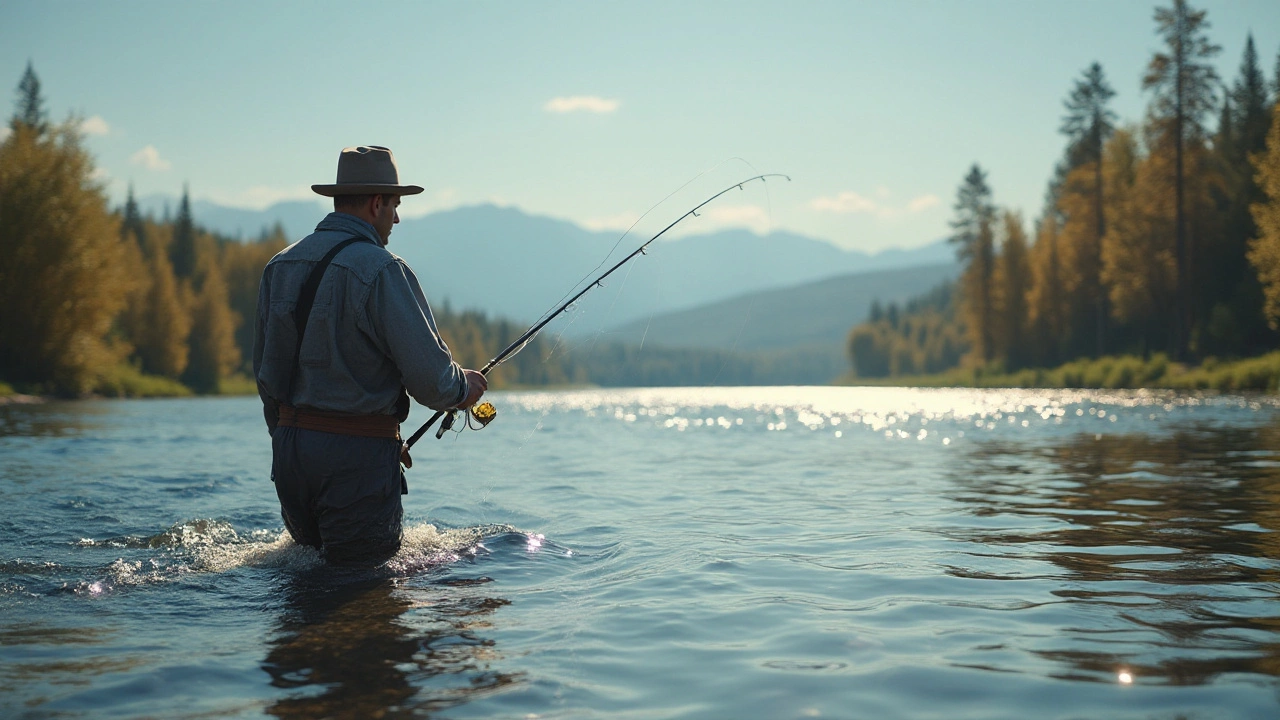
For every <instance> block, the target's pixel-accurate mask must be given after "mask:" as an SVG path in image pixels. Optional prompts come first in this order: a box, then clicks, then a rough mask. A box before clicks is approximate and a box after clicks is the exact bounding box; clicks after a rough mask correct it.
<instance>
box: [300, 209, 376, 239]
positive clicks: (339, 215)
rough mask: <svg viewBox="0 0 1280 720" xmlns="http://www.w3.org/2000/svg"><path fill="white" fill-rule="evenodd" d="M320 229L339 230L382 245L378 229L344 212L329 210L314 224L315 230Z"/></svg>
mask: <svg viewBox="0 0 1280 720" xmlns="http://www.w3.org/2000/svg"><path fill="white" fill-rule="evenodd" d="M321 230H337V231H339V232H345V233H350V234H352V235H358V236H360V237H363V238H367V239H369V240H370V241H371V242H373V244H374V245H377V246H378V247H382V237H381V236H380V235H378V231H377V230H375V229H374V227H373V226H372V225H370V224H369V223H367V222H365V221H364V220H361V219H360V218H358V217H356V216H355V215H348V214H346V213H344V212H337V211H334V212H331V213H329V214H328V215H326V216H325V218H324V219H323V220H321V221H320V224H319V225H316V232H319V231H321Z"/></svg>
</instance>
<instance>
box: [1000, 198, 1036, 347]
mask: <svg viewBox="0 0 1280 720" xmlns="http://www.w3.org/2000/svg"><path fill="white" fill-rule="evenodd" d="M1002 235H1003V242H1001V244H1000V258H999V261H998V272H997V278H998V287H999V293H998V299H999V323H998V332H997V333H996V336H997V345H998V347H997V355H998V356H999V357H1003V358H1004V361H1005V367H1006V368H1007V369H1009V370H1016V369H1018V368H1021V367H1025V366H1026V364H1027V362H1028V361H1029V359H1030V358H1029V352H1028V350H1029V348H1028V347H1027V317H1028V315H1029V311H1028V307H1027V295H1028V290H1029V287H1028V285H1029V281H1030V276H1031V272H1030V270H1031V265H1030V260H1029V259H1028V257H1027V234H1026V231H1025V230H1023V227H1022V216H1021V215H1020V214H1018V213H1016V212H1014V211H1006V212H1005V213H1004V222H1003V232H1002Z"/></svg>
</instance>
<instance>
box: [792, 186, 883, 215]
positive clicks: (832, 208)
mask: <svg viewBox="0 0 1280 720" xmlns="http://www.w3.org/2000/svg"><path fill="white" fill-rule="evenodd" d="M809 207H811V208H813V209H814V210H822V211H824V212H833V213H837V214H840V215H849V214H853V213H874V212H875V211H876V210H877V209H878V208H879V206H878V205H877V204H876V201H875V200H872V199H871V198H867V197H863V196H861V195H859V194H858V193H856V192H853V191H852V190H845V191H844V192H842V193H840V194H838V195H836V196H834V197H819V198H814V199H813V200H810V201H809Z"/></svg>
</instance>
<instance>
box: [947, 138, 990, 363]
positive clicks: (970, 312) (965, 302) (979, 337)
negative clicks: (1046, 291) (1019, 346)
mask: <svg viewBox="0 0 1280 720" xmlns="http://www.w3.org/2000/svg"><path fill="white" fill-rule="evenodd" d="M954 209H955V212H956V217H955V219H954V220H952V221H951V228H952V229H953V230H954V231H955V234H954V235H952V236H951V238H950V241H951V242H953V243H955V244H956V245H958V246H959V247H957V248H956V255H957V257H958V258H959V259H960V262H961V264H962V265H964V270H963V275H962V277H961V281H960V288H961V289H960V297H961V299H962V302H961V306H962V307H963V308H964V310H963V312H962V315H963V316H964V317H965V319H966V321H967V326H968V328H969V332H970V334H971V336H972V338H973V351H974V353H975V359H976V360H977V362H978V363H979V364H985V363H987V362H988V361H990V360H991V359H992V351H993V338H992V332H993V329H994V327H993V324H994V312H993V310H994V308H993V306H992V281H991V280H992V275H993V274H994V273H995V228H994V223H995V205H994V204H993V203H992V200H991V188H990V187H989V186H988V185H987V176H986V173H984V172H983V171H982V168H980V167H978V165H977V163H975V164H974V165H973V167H971V168H970V169H969V173H968V174H967V175H966V176H965V178H964V181H963V182H962V183H961V185H960V190H959V191H958V193H957V196H956V204H955V208H954Z"/></svg>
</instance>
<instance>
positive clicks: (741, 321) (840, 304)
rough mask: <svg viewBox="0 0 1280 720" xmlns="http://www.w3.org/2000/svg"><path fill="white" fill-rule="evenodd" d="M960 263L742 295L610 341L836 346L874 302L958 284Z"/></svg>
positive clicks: (622, 330)
mask: <svg viewBox="0 0 1280 720" xmlns="http://www.w3.org/2000/svg"><path fill="white" fill-rule="evenodd" d="M956 273H957V266H956V265H955V264H954V263H947V264H941V265H927V266H923V267H914V268H906V269H898V270H883V271H879V272H870V273H857V274H851V275H841V276H840V277H834V278H827V279H824V280H818V281H814V282H809V283H804V284H801V285H796V286H793V287H787V288H779V289H774V290H763V291H758V292H753V293H747V294H743V295H738V296H736V297H733V298H729V299H726V300H720V301H717V302H713V303H710V304H707V305H702V306H699V307H696V308H691V309H688V310H682V311H678V312H673V313H667V314H664V315H656V316H654V317H653V318H652V319H644V320H636V321H633V322H630V323H627V324H625V325H622V326H620V327H617V328H614V329H613V330H610V331H609V332H608V333H606V335H607V336H608V338H609V339H610V340H611V341H616V342H622V343H634V344H638V343H640V342H641V341H643V342H644V343H645V344H646V345H647V344H654V345H660V346H663V347H675V348H707V349H716V350H740V351H749V350H778V349H785V348H798V347H824V346H826V347H834V348H837V349H838V350H839V352H840V353H841V354H843V347H844V340H845V336H846V335H847V334H848V332H849V330H850V329H851V328H852V327H853V326H854V325H856V324H858V323H860V322H862V321H863V320H865V319H866V318H867V315H868V312H869V311H870V308H871V303H872V302H873V301H875V300H879V301H880V302H881V303H883V304H888V303H890V302H897V303H903V302H904V301H906V300H908V299H910V298H912V297H915V296H917V295H922V294H924V293H926V292H928V291H929V290H931V289H933V288H935V287H937V286H938V285H939V284H941V283H943V282H946V281H949V280H952V279H954V278H955V276H956Z"/></svg>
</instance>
